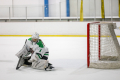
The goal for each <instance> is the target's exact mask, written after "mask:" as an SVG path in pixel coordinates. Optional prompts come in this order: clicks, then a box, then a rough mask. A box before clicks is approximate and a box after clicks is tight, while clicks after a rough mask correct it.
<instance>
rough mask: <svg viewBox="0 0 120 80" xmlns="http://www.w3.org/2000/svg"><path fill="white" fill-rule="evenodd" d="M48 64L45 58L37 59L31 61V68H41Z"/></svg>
mask: <svg viewBox="0 0 120 80" xmlns="http://www.w3.org/2000/svg"><path fill="white" fill-rule="evenodd" d="M47 66H48V61H47V60H42V59H40V60H38V61H34V62H32V68H34V69H40V70H43V69H45V68H46V67H47Z"/></svg>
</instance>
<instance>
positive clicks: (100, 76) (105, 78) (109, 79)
mask: <svg viewBox="0 0 120 80" xmlns="http://www.w3.org/2000/svg"><path fill="white" fill-rule="evenodd" d="M27 38H28V37H0V80H120V69H93V68H87V60H86V56H87V55H86V54H87V43H86V41H87V38H86V37H41V39H42V40H43V42H44V44H45V45H46V46H47V47H48V48H49V51H50V56H49V62H50V63H52V64H53V66H54V67H55V70H54V71H44V70H36V69H32V68H31V67H25V66H22V67H21V68H20V69H19V70H16V69H15V68H16V65H17V61H18V58H17V57H16V56H15V54H16V53H17V52H18V51H19V50H20V49H21V48H22V46H23V45H24V42H25V39H27ZM118 40H119V41H120V38H118Z"/></svg>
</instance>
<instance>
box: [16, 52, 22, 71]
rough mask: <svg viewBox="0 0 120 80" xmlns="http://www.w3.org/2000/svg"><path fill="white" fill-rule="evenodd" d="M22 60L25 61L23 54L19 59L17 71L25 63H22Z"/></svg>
mask: <svg viewBox="0 0 120 80" xmlns="http://www.w3.org/2000/svg"><path fill="white" fill-rule="evenodd" d="M22 60H24V59H23V54H22V56H20V58H19V61H18V64H17V66H16V70H18V69H19V68H20V67H21V66H22V65H23V63H24V61H22Z"/></svg>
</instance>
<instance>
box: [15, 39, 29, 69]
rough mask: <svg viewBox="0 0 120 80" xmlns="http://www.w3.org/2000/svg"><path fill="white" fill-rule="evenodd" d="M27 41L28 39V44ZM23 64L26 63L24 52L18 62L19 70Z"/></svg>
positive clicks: (17, 67)
mask: <svg viewBox="0 0 120 80" xmlns="http://www.w3.org/2000/svg"><path fill="white" fill-rule="evenodd" d="M26 42H27V40H26V41H25V44H26ZM25 44H24V46H25ZM23 64H24V58H23V54H22V55H21V56H20V58H19V61H18V63H17V66H16V70H18V69H19V68H20V67H21V66H22V65H23Z"/></svg>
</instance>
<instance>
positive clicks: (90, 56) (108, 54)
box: [87, 23, 120, 69]
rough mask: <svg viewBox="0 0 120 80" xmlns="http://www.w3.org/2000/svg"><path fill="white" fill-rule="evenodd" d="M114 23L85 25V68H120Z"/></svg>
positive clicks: (119, 51) (119, 47) (119, 49)
mask: <svg viewBox="0 0 120 80" xmlns="http://www.w3.org/2000/svg"><path fill="white" fill-rule="evenodd" d="M115 28H116V24H115V23H88V24H87V67H91V68H103V69H105V68H106V69H112V68H120V46H119V43H118V40H117V37H116V35H115V32H114V29H115Z"/></svg>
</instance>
